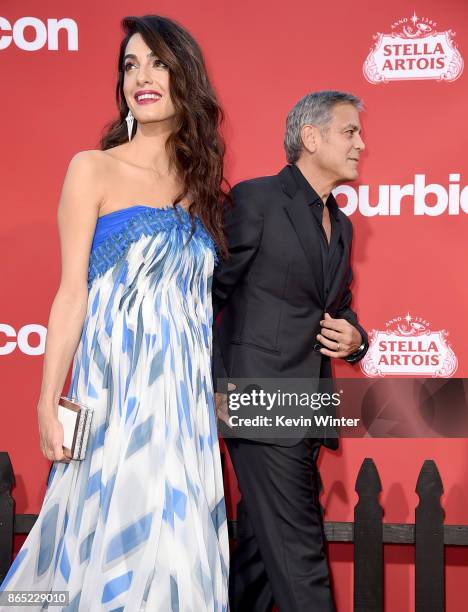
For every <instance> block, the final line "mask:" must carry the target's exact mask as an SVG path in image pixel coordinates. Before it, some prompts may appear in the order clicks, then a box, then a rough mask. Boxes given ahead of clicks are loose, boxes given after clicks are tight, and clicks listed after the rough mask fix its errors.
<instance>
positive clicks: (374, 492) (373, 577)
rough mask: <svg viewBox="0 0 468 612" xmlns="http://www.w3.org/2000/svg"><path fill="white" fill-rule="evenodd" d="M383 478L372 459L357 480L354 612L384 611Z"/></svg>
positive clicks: (365, 463) (367, 462) (360, 471)
mask: <svg viewBox="0 0 468 612" xmlns="http://www.w3.org/2000/svg"><path fill="white" fill-rule="evenodd" d="M381 490H382V485H381V483H380V477H379V474H378V472H377V468H376V467H375V463H374V462H373V460H372V459H364V461H363V462H362V465H361V469H360V470H359V474H358V477H357V479H356V492H357V494H358V495H359V501H358V503H357V504H356V507H355V508H354V612H381V611H383V544H382V534H383V528H382V515H383V511H382V507H381V506H380V504H379V494H380V492H381Z"/></svg>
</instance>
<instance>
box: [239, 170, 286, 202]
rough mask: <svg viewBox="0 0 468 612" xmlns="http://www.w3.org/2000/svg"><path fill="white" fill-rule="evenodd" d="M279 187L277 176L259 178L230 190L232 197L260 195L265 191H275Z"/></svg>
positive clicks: (249, 180)
mask: <svg viewBox="0 0 468 612" xmlns="http://www.w3.org/2000/svg"><path fill="white" fill-rule="evenodd" d="M278 187H279V181H278V176H277V175H276V174H273V175H272V176H259V177H256V178H252V179H248V180H245V181H241V182H240V183H237V184H236V185H234V187H233V188H232V193H233V195H234V197H235V196H236V195H261V194H262V193H264V192H265V191H270V190H275V189H277V188H278Z"/></svg>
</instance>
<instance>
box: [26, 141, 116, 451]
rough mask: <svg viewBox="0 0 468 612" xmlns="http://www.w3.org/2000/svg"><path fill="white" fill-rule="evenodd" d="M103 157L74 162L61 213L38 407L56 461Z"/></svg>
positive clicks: (82, 312) (95, 154) (45, 444)
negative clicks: (56, 282) (56, 280)
mask: <svg viewBox="0 0 468 612" xmlns="http://www.w3.org/2000/svg"><path fill="white" fill-rule="evenodd" d="M100 155H102V153H100V152H99V151H84V152H82V153H78V155H76V156H75V157H74V158H73V159H72V161H71V162H70V165H69V168H68V172H67V175H66V177H65V181H64V184H63V189H62V194H61V197H60V203H59V208H58V225H59V233H60V246H61V258H62V271H61V279H60V286H59V289H58V291H57V294H56V296H55V298H54V301H53V303H52V307H51V310H50V316H49V323H48V331H47V340H46V348H45V355H44V367H43V377H42V386H41V393H40V397H39V402H38V406H37V410H38V420H39V431H40V438H41V450H42V452H43V454H44V455H45V456H46V457H47V458H48V459H50V460H56V461H60V460H64V458H65V456H64V453H63V449H62V444H63V428H62V426H61V424H60V422H59V421H58V418H57V404H58V400H59V398H60V395H61V394H62V389H63V385H64V383H65V379H66V376H67V373H68V370H69V367H70V363H71V360H72V358H73V355H74V353H75V351H76V348H77V345H78V342H79V339H80V335H81V332H82V329H83V322H84V318H85V316H86V310H87V301H88V284H87V278H88V264H89V253H90V249H91V244H92V240H93V235H94V230H95V226H96V220H97V217H98V210H99V206H100V203H101V202H102V199H103V196H104V193H103V178H102V172H99V165H100V164H99V162H100Z"/></svg>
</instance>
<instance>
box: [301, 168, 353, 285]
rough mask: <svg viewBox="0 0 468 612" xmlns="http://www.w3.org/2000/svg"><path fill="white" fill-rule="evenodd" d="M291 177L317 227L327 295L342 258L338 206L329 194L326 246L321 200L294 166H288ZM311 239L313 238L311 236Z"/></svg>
mask: <svg viewBox="0 0 468 612" xmlns="http://www.w3.org/2000/svg"><path fill="white" fill-rule="evenodd" d="M289 169H290V171H291V174H292V176H293V177H294V180H295V182H296V184H297V186H298V187H299V189H300V190H301V191H302V192H303V194H304V195H305V197H306V198H307V203H308V204H309V209H310V211H311V214H312V215H313V217H314V219H315V221H316V223H317V227H318V229H319V233H320V237H321V239H320V252H321V255H322V269H323V281H324V287H323V289H324V294H325V296H327V295H328V292H329V290H330V285H331V282H332V280H333V278H334V276H335V274H336V272H337V270H338V266H339V264H340V261H341V258H342V257H343V245H342V242H341V241H340V236H339V221H338V204H337V203H336V200H335V198H334V197H333V194H330V195H329V196H328V198H327V208H328V210H329V213H330V223H331V237H330V244H328V240H327V236H326V234H325V230H324V228H323V225H322V217H323V210H324V204H323V201H322V198H321V197H320V196H319V195H318V193H317V192H316V191H315V190H314V189H313V188H312V187H311V185H310V183H309V182H308V181H307V179H306V178H305V177H304V175H303V174H302V172H301V171H300V170H299V168H298V167H297V166H296V165H291V166H289ZM311 239H313V237H312V236H311Z"/></svg>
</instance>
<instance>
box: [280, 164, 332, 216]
mask: <svg viewBox="0 0 468 612" xmlns="http://www.w3.org/2000/svg"><path fill="white" fill-rule="evenodd" d="M278 177H279V179H280V183H281V187H282V188H283V191H284V192H285V193H286V194H287V195H288V196H289V197H290V198H294V196H295V195H296V193H297V192H298V190H301V191H302V192H303V194H304V195H305V197H306V199H307V203H308V204H309V206H311V205H313V204H317V203H320V204H323V201H322V199H321V197H320V196H319V195H318V193H317V192H316V191H315V189H314V188H313V187H312V186H311V184H310V183H309V182H308V181H307V179H306V178H305V176H304V175H303V174H302V172H301V171H300V170H299V168H298V167H297V166H296V165H295V164H291V165H288V166H285V167H284V168H283V169H282V170H281V172H280V173H279V174H278ZM327 207H328V210H329V211H330V214H331V215H333V216H334V217H335V218H338V210H339V207H338V204H337V203H336V200H335V198H334V196H333V194H332V193H330V195H329V196H328V199H327Z"/></svg>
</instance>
